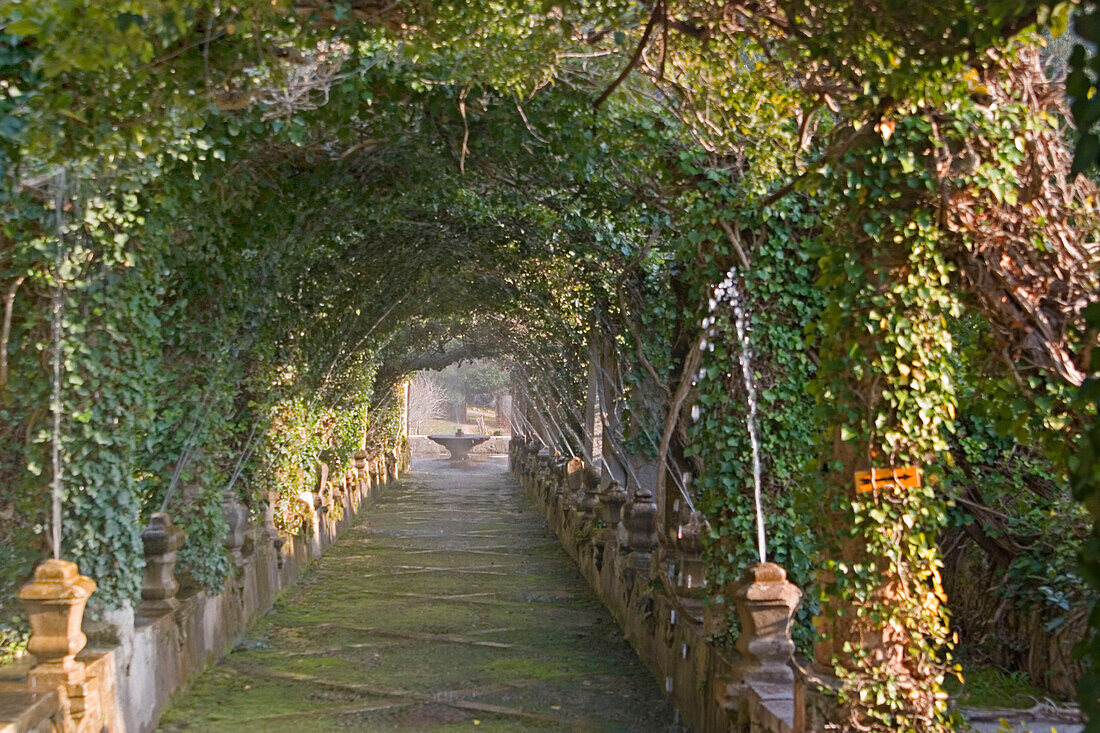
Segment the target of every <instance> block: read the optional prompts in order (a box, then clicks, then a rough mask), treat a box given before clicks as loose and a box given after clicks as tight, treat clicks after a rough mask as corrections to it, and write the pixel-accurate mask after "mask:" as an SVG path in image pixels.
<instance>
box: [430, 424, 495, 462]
mask: <svg viewBox="0 0 1100 733" xmlns="http://www.w3.org/2000/svg"><path fill="white" fill-rule="evenodd" d="M488 439H489V436H488V435H466V434H465V433H464V432H462V428H459V429H458V430H456V431H455V433H454V435H429V436H428V440H430V441H432V442H433V443H438V444H439V445H441V446H443V447H444V448H446V449H447V450H448V451H450V453H451V460H452V461H465V460H467V459H468V458H469V455H470V451H471V450H473V448H474V446H476V445H481V444H482V443H484V442H485V441H487V440H488Z"/></svg>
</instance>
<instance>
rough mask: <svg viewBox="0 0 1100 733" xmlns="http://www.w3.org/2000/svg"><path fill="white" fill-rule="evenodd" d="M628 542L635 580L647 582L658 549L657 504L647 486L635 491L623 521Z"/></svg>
mask: <svg viewBox="0 0 1100 733" xmlns="http://www.w3.org/2000/svg"><path fill="white" fill-rule="evenodd" d="M623 523H624V524H625V525H626V541H627V544H628V545H629V546H630V568H631V570H632V571H633V575H634V578H636V579H642V580H647V579H648V578H649V574H650V567H649V566H650V560H651V558H652V557H653V551H654V550H656V549H657V544H658V538H657V504H656V502H655V501H654V500H653V491H652V489H649V488H647V487H645V486H642V487H639V488H638V489H636V490H635V491H634V498H633V499H632V500H631V502H630V506H629V507H628V509H627V512H626V517H625V518H624V519H623Z"/></svg>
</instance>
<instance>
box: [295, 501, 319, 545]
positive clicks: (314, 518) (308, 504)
mask: <svg viewBox="0 0 1100 733" xmlns="http://www.w3.org/2000/svg"><path fill="white" fill-rule="evenodd" d="M298 500H299V501H300V502H302V508H303V509H304V510H305V513H306V517H307V520H306V521H307V522H308V523H309V528H308V533H309V550H310V559H311V560H316V559H317V558H318V557H320V556H321V515H320V513H319V510H320V508H321V506H320V499H319V497H318V496H317V495H316V494H314V493H313V492H312V491H303V492H302V493H301V494H299V495H298Z"/></svg>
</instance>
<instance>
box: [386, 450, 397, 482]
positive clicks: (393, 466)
mask: <svg viewBox="0 0 1100 733" xmlns="http://www.w3.org/2000/svg"><path fill="white" fill-rule="evenodd" d="M397 479H398V475H397V456H396V455H394V453H393V451H386V480H387V481H396V480H397Z"/></svg>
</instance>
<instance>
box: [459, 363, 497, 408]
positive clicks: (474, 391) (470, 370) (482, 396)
mask: <svg viewBox="0 0 1100 733" xmlns="http://www.w3.org/2000/svg"><path fill="white" fill-rule="evenodd" d="M507 385H508V375H507V373H505V371H504V370H503V369H501V368H500V366H499V365H498V364H497V363H496V362H494V361H477V362H474V363H473V364H471V365H470V366H468V367H466V368H465V369H464V370H463V371H462V387H463V389H464V390H465V392H466V399H467V400H468V401H469V402H472V403H474V404H478V405H483V406H487V405H489V404H492V402H493V400H494V398H495V397H496V395H497V394H498V393H499V392H501V391H502V390H503V389H504V388H505V387H506V386H507Z"/></svg>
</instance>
